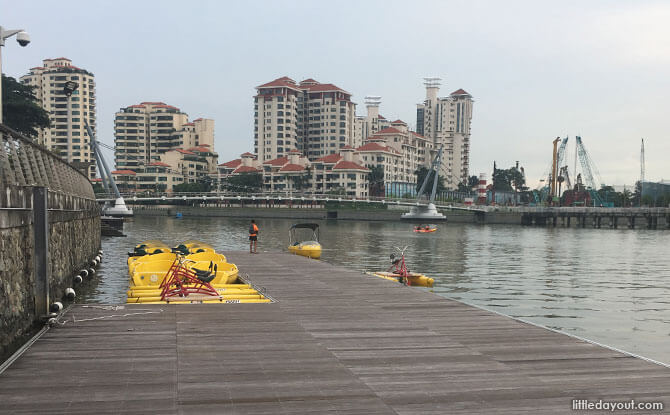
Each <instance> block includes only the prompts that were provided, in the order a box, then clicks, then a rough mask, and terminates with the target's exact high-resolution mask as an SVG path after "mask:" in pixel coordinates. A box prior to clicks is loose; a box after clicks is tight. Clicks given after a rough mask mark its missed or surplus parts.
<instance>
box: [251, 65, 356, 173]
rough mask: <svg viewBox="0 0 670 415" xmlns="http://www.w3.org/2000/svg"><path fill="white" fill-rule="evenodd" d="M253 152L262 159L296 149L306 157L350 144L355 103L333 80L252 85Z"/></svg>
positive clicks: (329, 151) (285, 80) (328, 152)
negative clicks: (254, 93) (328, 81)
mask: <svg viewBox="0 0 670 415" xmlns="http://www.w3.org/2000/svg"><path fill="white" fill-rule="evenodd" d="M256 90H257V94H256V96H255V97H254V151H255V153H256V154H257V155H258V159H259V160H260V161H261V162H264V161H267V160H273V159H276V158H279V157H284V156H287V155H288V154H289V153H290V152H291V150H294V149H295V150H298V151H300V152H301V153H303V154H305V155H306V156H307V157H308V158H309V159H310V160H313V159H316V158H319V157H321V156H323V155H327V154H330V153H333V152H336V151H338V150H339V149H340V148H341V147H344V146H346V145H350V146H351V145H353V144H354V142H353V139H354V120H355V116H356V104H355V103H353V102H352V101H351V94H350V93H349V92H347V91H345V90H343V89H341V88H339V87H337V86H335V85H333V84H322V83H320V82H317V81H315V80H314V79H311V78H310V79H305V80H304V81H302V82H300V83H299V84H297V83H296V82H295V81H294V80H293V79H291V78H289V77H286V76H285V77H282V78H278V79H275V80H274V81H271V82H268V83H266V84H263V85H260V86H258V87H256Z"/></svg>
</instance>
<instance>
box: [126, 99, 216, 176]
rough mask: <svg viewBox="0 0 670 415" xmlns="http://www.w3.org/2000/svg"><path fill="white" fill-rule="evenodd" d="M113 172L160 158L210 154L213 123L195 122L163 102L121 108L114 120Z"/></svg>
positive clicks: (138, 166)
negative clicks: (199, 151) (203, 150)
mask: <svg viewBox="0 0 670 415" xmlns="http://www.w3.org/2000/svg"><path fill="white" fill-rule="evenodd" d="M114 142H115V145H116V150H115V153H114V155H115V161H116V168H117V169H131V170H137V169H139V168H141V167H143V166H147V165H149V164H150V163H154V162H157V161H160V156H161V154H163V153H165V152H167V151H170V150H174V149H178V148H181V149H186V148H191V147H199V146H208V147H209V148H210V150H211V151H212V152H213V151H214V120H210V119H203V118H198V119H196V120H194V121H192V122H188V114H186V113H184V112H182V111H181V110H180V109H179V108H177V107H174V106H172V105H167V104H165V103H164V102H142V103H140V104H136V105H130V106H128V107H125V108H121V109H120V110H119V112H117V113H116V114H115V116H114Z"/></svg>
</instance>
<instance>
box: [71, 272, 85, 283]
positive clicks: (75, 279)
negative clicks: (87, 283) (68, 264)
mask: <svg viewBox="0 0 670 415" xmlns="http://www.w3.org/2000/svg"><path fill="white" fill-rule="evenodd" d="M86 273H87V274H88V271H87V272H86ZM72 281H73V282H74V283H75V284H81V283H82V281H84V279H83V278H82V277H81V275H79V274H76V275H75V276H74V277H73V278H72Z"/></svg>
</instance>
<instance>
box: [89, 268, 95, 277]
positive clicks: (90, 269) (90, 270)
mask: <svg viewBox="0 0 670 415" xmlns="http://www.w3.org/2000/svg"><path fill="white" fill-rule="evenodd" d="M88 275H90V276H91V278H93V276H94V275H95V268H89V269H88Z"/></svg>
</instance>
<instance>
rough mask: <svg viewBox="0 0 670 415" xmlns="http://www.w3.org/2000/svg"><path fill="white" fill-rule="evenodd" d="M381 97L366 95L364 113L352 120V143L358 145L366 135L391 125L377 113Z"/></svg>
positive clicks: (363, 140) (368, 135) (369, 135)
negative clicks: (365, 111)
mask: <svg viewBox="0 0 670 415" xmlns="http://www.w3.org/2000/svg"><path fill="white" fill-rule="evenodd" d="M381 99H382V97H375V96H366V97H365V108H366V110H367V114H366V115H361V116H356V118H355V120H354V140H353V142H354V145H353V146H352V147H360V146H362V145H363V143H365V141H366V140H367V139H368V137H371V136H373V135H375V134H376V133H377V132H378V131H381V130H383V129H384V128H388V127H390V126H391V122H390V121H389V120H387V119H386V118H384V117H383V116H382V115H381V114H380V113H379V104H381V102H382V101H381Z"/></svg>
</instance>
